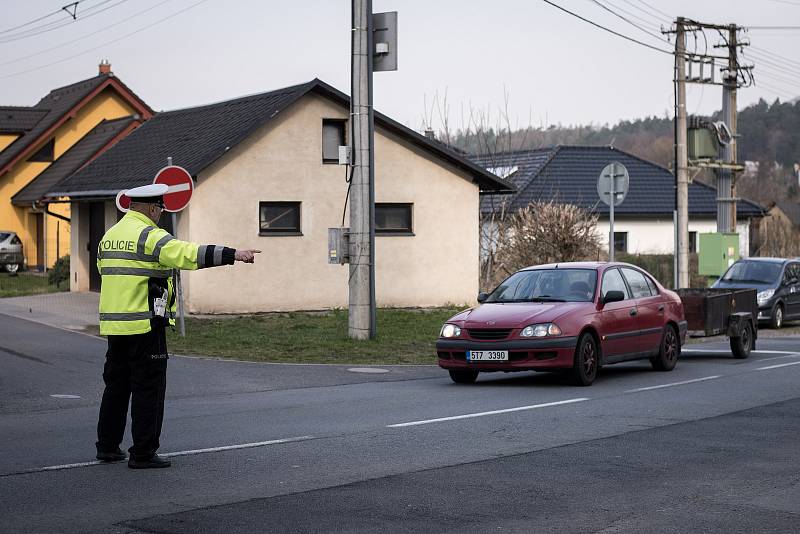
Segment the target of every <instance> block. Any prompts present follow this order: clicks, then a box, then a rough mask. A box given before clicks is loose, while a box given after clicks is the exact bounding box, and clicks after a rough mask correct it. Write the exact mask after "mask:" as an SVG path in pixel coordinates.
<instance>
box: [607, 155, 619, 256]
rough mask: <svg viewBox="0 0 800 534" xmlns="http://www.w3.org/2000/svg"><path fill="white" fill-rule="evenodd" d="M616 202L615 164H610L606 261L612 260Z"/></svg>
mask: <svg viewBox="0 0 800 534" xmlns="http://www.w3.org/2000/svg"><path fill="white" fill-rule="evenodd" d="M616 203H617V166H616V164H614V163H612V164H611V202H610V203H609V205H608V207H609V208H610V210H611V212H610V215H609V221H610V224H609V228H608V261H614V204H616Z"/></svg>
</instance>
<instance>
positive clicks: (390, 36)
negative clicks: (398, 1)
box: [372, 11, 397, 72]
mask: <svg viewBox="0 0 800 534" xmlns="http://www.w3.org/2000/svg"><path fill="white" fill-rule="evenodd" d="M372 27H373V29H374V32H373V37H372V40H373V42H374V43H375V49H374V50H373V51H372V58H373V59H372V70H373V71H374V72H379V71H386V70H397V11H389V12H387V13H373V14H372Z"/></svg>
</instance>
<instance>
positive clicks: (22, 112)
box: [0, 106, 49, 133]
mask: <svg viewBox="0 0 800 534" xmlns="http://www.w3.org/2000/svg"><path fill="white" fill-rule="evenodd" d="M48 111H49V110H47V109H37V108H32V107H17V106H0V133H25V132H27V131H29V130H31V129H33V127H34V126H36V124H37V123H38V122H39V121H40V120H42V118H43V117H44V116H45V115H47V112H48Z"/></svg>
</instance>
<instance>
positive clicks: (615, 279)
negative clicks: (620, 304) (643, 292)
mask: <svg viewBox="0 0 800 534" xmlns="http://www.w3.org/2000/svg"><path fill="white" fill-rule="evenodd" d="M602 291H603V298H606V295H608V292H609V291H622V294H623V295H625V298H626V299H629V298H631V295H630V293H628V287H627V286H626V285H625V282H624V281H623V280H622V275H621V274H619V270H618V269H609V270H608V271H606V272H605V274H604V275H603V289H602Z"/></svg>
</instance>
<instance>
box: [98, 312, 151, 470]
mask: <svg viewBox="0 0 800 534" xmlns="http://www.w3.org/2000/svg"><path fill="white" fill-rule="evenodd" d="M103 381H104V382H105V385H106V388H105V391H104V392H103V401H102V403H101V404H100V417H99V420H98V423H97V443H96V445H97V450H98V451H103V452H106V451H115V450H117V447H119V444H120V443H122V438H123V436H124V434H125V423H126V421H127V418H128V402H129V401H130V405H131V434H132V436H133V446H132V447H131V448H130V449H128V451H129V452H130V455H131V457H133V458H136V459H137V460H147V459H149V458H151V457H152V456H153V455H154V454H155V453H156V451H157V450H158V447H159V441H158V440H159V437H160V436H161V424H162V422H163V421H164V395H165V393H166V389H167V345H166V335H165V331H164V328H163V327H155V328H153V329H152V330H151V331H150V332H148V333H146V334H136V335H131V336H108V351H107V352H106V363H105V367H104V368H103Z"/></svg>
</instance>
